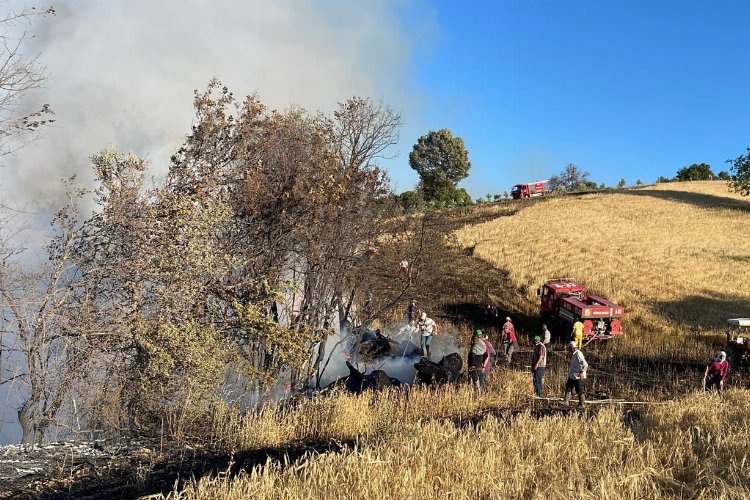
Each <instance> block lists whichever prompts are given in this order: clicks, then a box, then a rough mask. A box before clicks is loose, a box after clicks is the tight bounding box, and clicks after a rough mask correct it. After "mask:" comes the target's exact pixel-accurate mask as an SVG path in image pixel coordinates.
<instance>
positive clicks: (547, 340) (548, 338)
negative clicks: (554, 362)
mask: <svg viewBox="0 0 750 500" xmlns="http://www.w3.org/2000/svg"><path fill="white" fill-rule="evenodd" d="M551 343H552V334H551V333H550V331H549V329H548V328H547V324H546V323H545V324H543V325H542V344H544V349H545V350H546V351H547V356H548V358H549V353H550V352H552V351H551V350H550V347H551Z"/></svg>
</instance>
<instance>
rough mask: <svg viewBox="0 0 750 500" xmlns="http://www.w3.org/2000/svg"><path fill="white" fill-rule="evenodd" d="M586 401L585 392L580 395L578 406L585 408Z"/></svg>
mask: <svg viewBox="0 0 750 500" xmlns="http://www.w3.org/2000/svg"><path fill="white" fill-rule="evenodd" d="M585 402H586V396H584V395H583V394H579V395H578V408H583V406H584V403H585Z"/></svg>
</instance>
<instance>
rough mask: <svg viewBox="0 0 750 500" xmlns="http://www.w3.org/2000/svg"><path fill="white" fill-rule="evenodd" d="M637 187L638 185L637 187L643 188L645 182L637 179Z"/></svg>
mask: <svg viewBox="0 0 750 500" xmlns="http://www.w3.org/2000/svg"><path fill="white" fill-rule="evenodd" d="M635 185H636V186H643V181H642V180H640V179H636V181H635Z"/></svg>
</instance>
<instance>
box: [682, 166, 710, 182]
mask: <svg viewBox="0 0 750 500" xmlns="http://www.w3.org/2000/svg"><path fill="white" fill-rule="evenodd" d="M714 177H715V176H714V173H713V172H712V171H711V165H709V164H708V163H693V164H692V165H689V166H687V167H682V168H681V169H679V170H678V171H677V176H676V177H675V180H677V181H680V182H682V181H709V180H711V179H713V178H714Z"/></svg>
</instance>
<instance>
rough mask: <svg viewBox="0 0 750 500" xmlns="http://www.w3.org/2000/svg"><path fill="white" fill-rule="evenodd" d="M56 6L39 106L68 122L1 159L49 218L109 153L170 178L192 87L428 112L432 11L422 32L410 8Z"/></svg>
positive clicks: (42, 26)
mask: <svg viewBox="0 0 750 500" xmlns="http://www.w3.org/2000/svg"><path fill="white" fill-rule="evenodd" d="M27 4H28V5H37V6H38V7H41V4H40V3H39V2H37V1H34V2H32V1H31V0H29V1H28V2H27ZM22 5H23V2H19V4H18V7H17V8H20V7H21V6H22ZM54 7H55V11H56V15H55V16H52V17H47V18H45V19H41V20H37V22H35V23H34V24H32V25H31V26H24V27H23V29H27V30H30V31H31V32H32V33H34V34H35V35H36V37H35V39H34V40H32V43H31V44H29V45H27V46H26V49H27V51H28V54H29V56H34V55H37V54H38V55H39V61H40V63H42V64H44V65H45V66H46V68H47V73H48V74H49V81H48V83H47V85H46V87H45V88H44V89H42V90H39V91H37V92H35V93H34V94H32V95H30V96H29V104H28V106H29V108H31V107H34V106H38V105H40V104H41V103H49V104H50V105H51V106H52V108H53V110H54V112H55V114H56V116H55V119H56V123H55V124H54V125H53V126H52V127H48V128H45V129H44V130H43V131H42V133H41V137H40V139H39V140H38V141H36V142H34V143H32V144H31V145H30V146H28V147H26V148H24V149H22V150H21V151H20V152H19V153H18V154H17V155H16V156H14V157H12V158H10V159H8V160H7V161H6V162H5V165H4V166H3V167H0V176H1V177H0V189H2V192H0V199H2V200H3V201H4V202H5V203H7V204H11V205H14V206H24V207H27V210H30V211H35V210H36V211H37V213H40V212H41V215H42V216H43V219H44V221H45V222H46V221H48V220H49V217H47V215H48V214H47V212H46V210H53V209H55V208H57V206H58V205H59V203H60V195H61V193H62V187H61V183H60V180H61V179H62V178H66V177H68V176H69V175H71V174H73V173H76V174H78V178H79V180H82V181H84V182H85V181H86V180H88V179H90V167H89V158H90V156H91V155H92V154H93V153H95V152H96V151H98V150H100V149H102V148H104V147H115V148H118V149H121V150H123V151H126V152H132V153H135V154H137V155H139V156H142V157H146V158H148V159H150V161H151V168H152V173H153V174H155V175H156V176H157V177H158V176H160V175H163V174H164V172H165V171H166V168H167V166H168V160H169V157H170V156H171V154H173V153H174V152H175V151H176V149H177V148H178V146H179V144H180V143H181V142H182V140H183V138H184V137H185V135H186V134H187V133H188V131H189V130H190V125H191V122H192V118H193V109H192V98H193V91H194V90H195V89H203V88H205V87H206V85H207V83H208V81H209V80H210V79H211V78H214V77H217V78H219V79H220V80H222V81H223V82H224V83H225V85H226V86H227V87H228V88H229V89H230V90H232V91H233V92H234V93H235V94H236V95H237V96H238V97H239V98H242V97H243V96H244V95H248V94H251V93H253V92H258V93H259V96H260V98H261V100H262V101H263V102H264V103H266V104H268V105H269V106H270V107H271V108H272V109H273V108H276V109H284V108H287V107H289V106H291V105H300V106H303V107H305V108H307V109H309V110H311V111H314V110H321V111H323V112H330V111H331V110H332V109H333V108H334V107H335V106H336V103H337V102H341V101H343V100H345V99H347V98H348V97H351V96H352V95H358V96H362V97H369V98H371V99H373V100H375V101H379V100H382V101H383V102H384V103H385V104H386V105H388V106H390V107H391V108H393V109H395V110H397V111H399V112H401V113H402V114H403V115H404V116H405V117H406V116H407V115H411V116H412V117H413V114H414V113H411V112H410V110H413V109H415V107H418V106H419V104H418V103H419V102H420V99H419V98H418V97H416V95H417V93H416V92H415V91H414V90H413V89H414V85H413V84H412V81H411V76H410V71H409V67H410V62H411V59H412V57H413V52H414V50H415V47H416V46H417V45H418V43H419V42H420V41H421V40H422V39H424V38H425V37H427V36H429V34H430V32H431V21H430V19H431V17H430V16H429V15H427V16H422V17H416V16H410V17H412V18H417V19H424V20H425V21H420V22H422V23H423V26H408V27H407V26H405V25H404V22H403V19H404V17H403V16H402V15H401V14H403V11H404V10H407V9H408V8H409V6H408V5H403V6H397V5H395V4H388V3H386V2H347V1H343V0H333V1H326V2H298V1H292V0H274V1H259V2H236V1H223V0H215V1H210V2H209V1H200V0H184V1H179V2H177V1H161V2H159V1H157V2H154V1H150V0H130V1H128V2H102V1H98V0H76V1H73V0H60V1H56V2H54ZM411 8H416V7H415V6H412V7H411ZM414 137H416V136H414ZM414 137H412V134H411V133H408V134H404V136H402V144H399V146H398V147H397V148H396V149H395V150H394V151H393V152H392V153H393V154H395V153H397V152H398V151H401V152H402V157H403V150H404V149H406V148H408V147H410V146H409V145H410V144H411V143H413V141H414ZM400 163H401V165H402V166H401V167H399V168H401V169H403V170H405V171H407V172H408V171H409V169H408V166H407V162H406V160H405V159H403V158H402V161H401V162H400ZM391 173H392V177H395V178H399V177H401V178H403V175H407V176H408V175H410V174H408V173H407V174H403V172H402V173H398V172H391ZM415 179H416V177H415Z"/></svg>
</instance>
